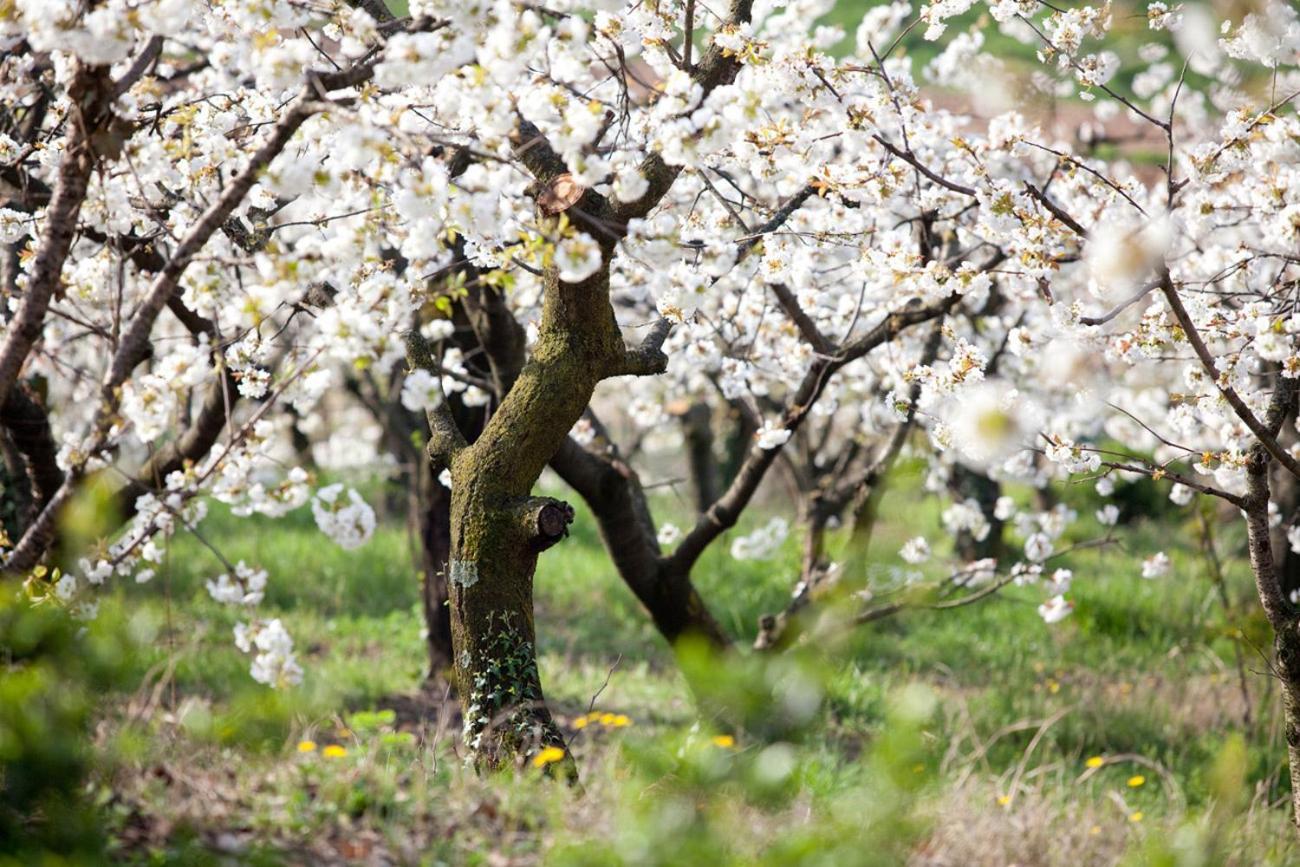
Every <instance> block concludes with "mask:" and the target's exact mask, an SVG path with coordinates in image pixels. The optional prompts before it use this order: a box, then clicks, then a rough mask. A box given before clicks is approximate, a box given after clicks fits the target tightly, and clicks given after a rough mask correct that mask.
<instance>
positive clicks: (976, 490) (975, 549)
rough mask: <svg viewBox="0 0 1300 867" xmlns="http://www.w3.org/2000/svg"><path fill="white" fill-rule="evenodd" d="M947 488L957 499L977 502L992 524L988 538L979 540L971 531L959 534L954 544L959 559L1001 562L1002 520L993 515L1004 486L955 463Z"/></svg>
mask: <svg viewBox="0 0 1300 867" xmlns="http://www.w3.org/2000/svg"><path fill="white" fill-rule="evenodd" d="M948 489H949V490H950V491H951V492H952V495H953V499H954V500H957V501H964V500H974V501H975V502H977V503H979V507H980V511H981V512H983V513H984V517H985V519H986V520H988V522H989V532H988V535H987V536H985V537H984V538H983V539H976V538H975V536H974V535H973V534H972V533H971V532H970V531H969V530H962V531H961V532H959V533H958V534H957V538H956V539H955V540H954V541H955V546H956V549H957V554H958V556H960V557H961V558H962V559H963V560H966V561H974V560H983V559H985V558H989V557H991V558H993V559H994V560H1000V559H1001V558H1002V553H1003V552H1002V521H1000V520H998V519H997V518H995V517H994V516H993V513H994V511H996V509H997V504H998V497H1000V496H1002V486H1001V485H1000V484H998V483H997V482H996V481H994V480H993V479H991V478H989V477H988V476H986V475H985V474H984V473H981V472H978V471H976V470H972V469H968V468H967V467H965V466H963V465H962V464H959V463H955V464H953V465H952V475H950V476H949V478H948Z"/></svg>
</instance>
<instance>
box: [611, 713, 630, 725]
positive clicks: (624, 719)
mask: <svg viewBox="0 0 1300 867" xmlns="http://www.w3.org/2000/svg"><path fill="white" fill-rule="evenodd" d="M631 724H632V720H631V719H630V718H629V717H628V715H627V714H624V713H620V714H615V715H614V718H613V719H612V720H610V721H609V723H607V725H609V727H610V728H616V729H621V728H623V727H625V726H630V725H631Z"/></svg>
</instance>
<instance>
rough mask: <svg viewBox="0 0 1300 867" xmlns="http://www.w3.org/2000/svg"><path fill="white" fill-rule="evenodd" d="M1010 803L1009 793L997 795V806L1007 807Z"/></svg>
mask: <svg viewBox="0 0 1300 867" xmlns="http://www.w3.org/2000/svg"><path fill="white" fill-rule="evenodd" d="M1010 804H1011V796H1010V795H998V806H999V807H1007V806H1010Z"/></svg>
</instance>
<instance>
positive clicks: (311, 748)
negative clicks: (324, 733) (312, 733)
mask: <svg viewBox="0 0 1300 867" xmlns="http://www.w3.org/2000/svg"><path fill="white" fill-rule="evenodd" d="M298 752H300V753H314V752H316V742H315V741H298Z"/></svg>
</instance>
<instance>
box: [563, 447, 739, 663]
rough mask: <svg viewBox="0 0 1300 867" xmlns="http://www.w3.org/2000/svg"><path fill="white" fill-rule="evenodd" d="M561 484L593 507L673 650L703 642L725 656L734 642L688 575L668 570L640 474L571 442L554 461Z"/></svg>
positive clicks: (617, 560)
mask: <svg viewBox="0 0 1300 867" xmlns="http://www.w3.org/2000/svg"><path fill="white" fill-rule="evenodd" d="M551 466H552V468H554V469H555V471H556V472H557V473H558V474H559V475H560V478H562V479H564V481H565V482H566V483H567V484H568V485H569V486H570V487H571V488H573V489H574V490H575V491H576V492H577V493H578V494H579V496H581V497H582V498H583V500H585V501H586V503H587V505H588V506H590V507H591V511H592V514H594V515H595V517H596V523H597V525H598V527H599V529H600V536H601V539H602V540H603V541H604V543H605V549H606V550H607V551H608V552H609V556H610V559H611V560H612V561H613V562H614V567H615V568H616V569H617V570H618V574H619V575H620V576H621V577H622V579H623V582H624V583H625V584H627V586H628V588H629V589H631V591H632V592H633V593H634V594H636V598H637V599H638V600H640V602H641V604H642V605H644V606H645V609H646V611H648V612H649V613H650V618H651V620H653V621H654V624H655V628H657V629H658V630H659V634H660V635H662V636H663V637H664V639H665V640H666V641H667V642H668V643H669V644H670V645H676V644H677V642H679V641H681V640H682V639H683V638H687V637H695V638H698V639H702V640H703V641H705V642H706V643H707V644H708V645H709V646H711V647H713V648H715V649H717V650H722V649H725V648H728V647H730V646H731V638H730V637H729V636H728V635H727V633H726V632H725V631H724V630H723V628H722V627H721V626H720V625H719V624H718V622H717V621H716V620H715V619H714V618H713V615H712V614H711V613H710V612H709V609H708V606H707V605H705V603H704V599H703V598H702V597H701V596H700V594H699V592H698V591H697V590H696V589H695V585H694V584H693V583H692V582H691V575H690V571H689V570H687V571H682V570H680V569H672V568H669V566H668V564H666V563H665V562H664V560H663V556H662V551H661V549H660V547H659V540H658V538H657V537H656V534H655V523H654V518H653V517H651V514H650V505H649V503H648V502H647V501H646V497H645V491H644V489H643V488H642V487H641V480H640V478H639V477H638V476H637V474H636V472H635V471H634V470H633V469H632V468H631V467H630V466H628V465H627V464H625V463H623V462H622V461H621V460H618V458H617V456H603V455H597V454H593V453H592V452H591V451H588V450H586V449H584V448H583V447H582V446H580V445H578V444H577V443H576V442H574V441H573V440H572V439H569V440H567V441H566V442H565V444H564V445H563V446H562V447H561V449H560V451H559V452H558V453H557V454H556V455H555V457H554V458H553V459H552V460H551Z"/></svg>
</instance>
